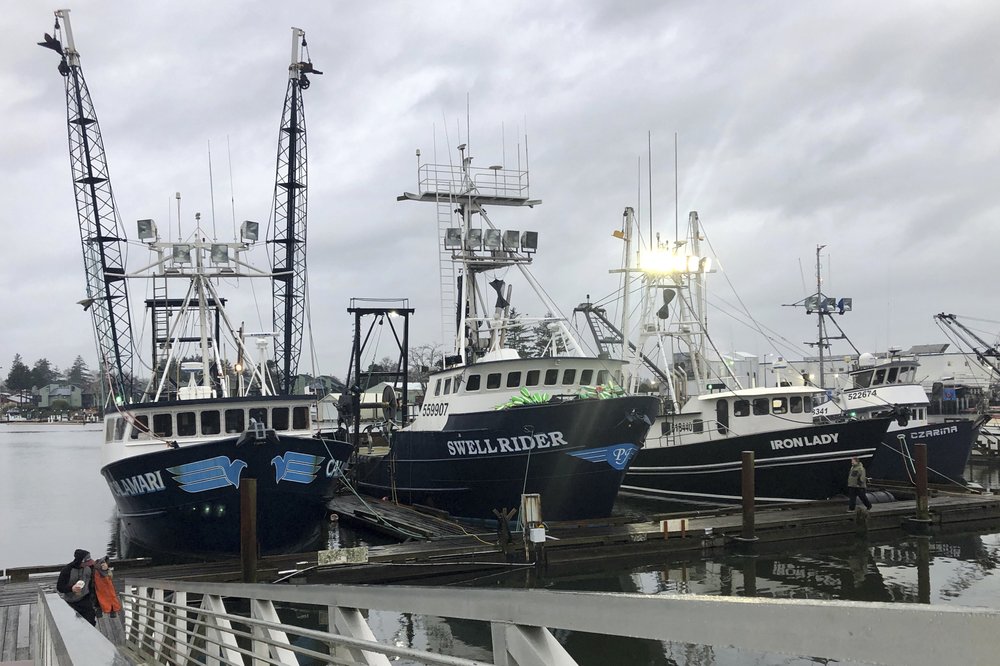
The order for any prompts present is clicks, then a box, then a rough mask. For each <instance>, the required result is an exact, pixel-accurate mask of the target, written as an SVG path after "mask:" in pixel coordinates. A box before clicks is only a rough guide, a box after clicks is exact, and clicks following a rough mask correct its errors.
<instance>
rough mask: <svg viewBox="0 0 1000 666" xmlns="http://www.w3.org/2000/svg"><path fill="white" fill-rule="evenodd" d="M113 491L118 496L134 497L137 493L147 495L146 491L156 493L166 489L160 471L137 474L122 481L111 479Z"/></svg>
mask: <svg viewBox="0 0 1000 666" xmlns="http://www.w3.org/2000/svg"><path fill="white" fill-rule="evenodd" d="M110 485H111V492H113V493H114V494H115V495H117V496H118V497H133V496H135V495H145V494H146V493H156V492H159V491H161V490H166V489H167V487H166V486H164V485H163V477H161V476H160V471H159V470H157V471H155V472H146V473H145V474H136V475H135V476H130V477H129V478H127V479H121V480H120V481H115V480H114V479H112V480H111V484H110Z"/></svg>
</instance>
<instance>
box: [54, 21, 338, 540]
mask: <svg viewBox="0 0 1000 666" xmlns="http://www.w3.org/2000/svg"><path fill="white" fill-rule="evenodd" d="M60 22H61V23H60ZM305 43H306V42H305V35H304V33H303V32H302V31H301V30H298V29H293V42H292V44H293V46H292V54H293V55H292V62H291V65H290V67H289V79H288V89H287V95H286V101H285V111H284V114H283V117H282V127H281V132H280V135H279V136H280V139H279V146H278V173H277V185H276V187H275V225H274V228H273V234H274V237H273V238H270V239H269V242H270V243H271V247H272V248H273V249H272V254H271V261H272V266H271V270H270V271H258V270H256V269H254V268H253V267H252V266H251V264H250V263H249V261H250V259H249V257H248V256H247V254H248V253H249V251H250V250H251V249H252V248H253V247H254V245H255V243H256V241H257V236H258V225H257V223H255V222H249V221H248V222H244V223H243V225H242V231H241V235H242V238H241V240H240V241H238V242H231V243H221V242H216V241H211V242H209V241H206V240H205V239H206V238H212V237H213V234H210V233H208V232H207V231H206V230H203V229H202V228H201V225H200V216H199V215H197V214H196V215H195V222H194V225H193V226H194V228H193V229H192V230H191V233H190V234H189V235H188V236H187V237H186V238H185V239H183V240H179V241H175V242H167V241H164V240H162V239H161V238H160V236H159V234H158V232H157V229H156V225H155V223H154V222H153V221H152V220H139V221H138V236H139V240H140V241H141V242H142V243H143V244H144V245H145V247H146V249H147V250H148V252H149V260H148V261H147V262H146V265H145V267H144V268H143V269H141V270H140V271H137V272H135V273H129V272H126V269H125V264H124V258H123V257H124V243H125V234H124V233H123V231H122V229H121V225H120V222H119V218H118V214H117V211H116V210H115V206H114V197H113V196H112V192H111V182H110V180H109V175H108V169H107V163H106V160H105V155H104V149H103V142H102V139H101V134H100V129H99V125H98V123H97V117H96V114H95V113H94V108H93V105H92V103H91V99H90V93H89V91H88V89H87V86H86V83H85V81H84V78H83V72H82V70H81V67H80V58H79V53H78V52H77V51H76V49H75V46H74V42H73V36H72V32H71V29H70V24H69V16H68V11H66V10H62V11H58V12H56V29H55V33H54V34H53V35H51V36H50V35H46V36H45V40H44V42H41V45H42V46H45V47H47V48H51V49H52V50H54V51H56V52H57V53H59V54H60V56H61V57H62V59H61V61H60V64H59V71H60V73H61V74H62V75H63V76H64V78H65V81H66V99H67V105H68V128H69V142H70V154H71V166H72V174H73V183H74V188H75V192H76V202H77V212H78V217H79V223H80V234H81V240H82V245H83V257H84V267H85V271H86V276H87V297H86V299H85V300H84V301H81V304H82V305H84V307H85V308H86V309H87V310H89V312H90V314H91V317H92V321H93V325H94V330H95V333H96V338H97V350H98V354H99V359H100V367H101V376H102V378H103V383H104V387H105V392H106V395H105V396H104V401H103V403H104V411H105V431H104V436H105V444H104V446H103V447H102V452H103V462H104V465H103V468H102V470H101V473H102V474H103V475H104V478H105V479H106V480H107V483H108V487H109V488H110V490H111V493H112V495H113V496H114V499H115V503H116V505H117V510H118V517H119V520H120V526H121V528H122V531H123V533H124V535H125V536H126V537H127V539H128V540H129V541H130V542H131V543H133V544H136V545H139V546H141V547H144V548H147V549H151V550H153V551H156V552H171V553H184V554H194V555H206V554H233V553H237V552H239V550H240V521H241V515H240V489H241V485H242V484H244V482H246V481H247V480H248V479H253V480H255V482H256V490H257V502H256V504H257V528H258V535H259V547H260V550H261V551H262V552H263V553H281V552H296V551H298V550H301V549H303V548H305V547H307V546H308V545H310V544H311V543H312V542H314V541H315V540H316V538H317V537H318V536H319V535H320V528H321V526H322V524H323V522H324V520H325V518H326V515H327V511H326V502H327V501H328V500H329V498H330V497H331V496H332V495H333V492H334V488H335V484H336V483H337V481H338V478H339V477H340V475H341V473H342V470H341V466H342V464H343V463H345V462H346V461H347V459H348V458H349V456H350V453H351V446H350V445H349V444H347V443H346V442H342V441H335V440H333V439H327V438H320V437H317V436H315V428H314V426H313V416H312V414H313V410H314V403H315V399H314V397H312V396H302V395H292V386H293V380H294V377H295V374H296V370H297V365H298V359H299V354H300V349H301V336H302V330H303V326H302V316H303V314H302V313H303V309H304V300H305V241H304V239H305V222H306V219H305V168H306V164H305V126H304V117H303V115H302V96H301V95H302V90H304V89H305V88H306V87H308V79H307V78H306V76H305V75H306V73H313V72H315V70H314V69H313V68H312V65H311V63H310V62H309V60H308V52H307V51H305ZM177 201H178V203H177V206H178V211H177V220H178V237H179V238H180V236H181V233H180V226H181V224H180V220H181V212H180V195H179V194H178V195H177ZM133 251H134V250H133ZM140 278H142V279H147V280H150V281H151V284H152V289H151V293H152V297H151V298H148V299H147V300H146V302H145V305H146V307H147V310H148V321H149V324H150V328H149V333H150V335H151V341H152V347H153V349H152V357H151V363H152V364H151V366H150V367H151V372H152V378H151V379H150V381H149V383H148V385H147V386H146V388H145V390H144V391H142V392H141V394H138V393H136V392H135V388H136V387H135V384H136V380H135V378H134V375H133V365H134V361H135V359H134V347H133V333H132V331H133V329H132V317H131V314H130V310H129V301H128V288H127V284H128V282H129V281H130V280H132V279H140ZM232 278H263V279H268V280H270V281H271V282H272V286H273V292H272V293H273V298H274V328H275V329H276V331H277V332H276V333H270V332H269V333H261V334H244V331H243V326H242V325H240V326H239V327H237V326H234V324H233V322H232V321H231V320H230V318H229V317H228V316H227V313H226V307H225V306H226V300H225V299H224V298H223V297H222V296H220V295H219V293H218V291H217V286H218V285H219V283H220V282H221V281H222V280H223V279H227V280H229V279H232ZM271 339H273V341H274V356H273V360H272V359H270V358H268V347H269V345H270V340H271ZM251 342H254V343H255V345H250V344H249V343H251ZM252 346H256V350H254V349H250V348H249V347H252ZM255 353H256V357H255V356H254V354H255ZM227 358H234V359H235V362H230V361H228V360H227ZM272 362H273V364H274V368H275V371H274V372H272V371H271V369H270V368H269V367H268V365H269V364H270V363H272ZM275 375H276V377H275Z"/></svg>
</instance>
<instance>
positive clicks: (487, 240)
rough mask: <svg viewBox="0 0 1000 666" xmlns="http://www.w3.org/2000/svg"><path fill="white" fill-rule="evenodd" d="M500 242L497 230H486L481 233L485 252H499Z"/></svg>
mask: <svg viewBox="0 0 1000 666" xmlns="http://www.w3.org/2000/svg"><path fill="white" fill-rule="evenodd" d="M500 242H501V241H500V230H499V229H487V230H486V231H485V232H484V233H483V244H484V245H485V246H486V249H487V250H499V249H500V248H501V244H500Z"/></svg>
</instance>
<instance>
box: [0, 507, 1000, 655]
mask: <svg viewBox="0 0 1000 666" xmlns="http://www.w3.org/2000/svg"><path fill="white" fill-rule="evenodd" d="M339 510H340V511H341V513H340V515H341V516H342V519H343V520H348V519H351V520H360V521H362V522H366V521H372V520H374V521H376V522H379V523H380V524H382V525H383V526H385V525H388V526H394V527H392V529H388V528H387V529H386V531H387V532H389V533H392V532H393V531H395V532H396V533H397V537H398V538H405V539H407V540H406V541H405V542H403V543H396V544H390V545H385V546H372V547H368V548H367V549H361V550H364V551H365V552H363V553H362V556H361V557H360V558H359V559H360V562H354V563H344V564H325V563H323V562H325V561H326V559H327V558H329V556H330V555H331V552H323V551H321V552H318V553H317V552H311V553H297V554H291V555H281V556H273V557H263V558H260V559H259V561H258V571H257V579H258V580H259V581H262V582H265V581H271V582H285V583H290V584H296V583H297V584H330V583H345V584H358V583H366V584H376V583H400V582H411V583H412V582H420V583H421V584H423V585H439V584H447V583H450V582H455V581H468V580H471V579H474V578H478V577H488V576H491V575H503V574H505V573H508V572H511V571H514V570H533V571H536V572H541V573H543V575H544V574H546V573H547V574H549V575H558V573H559V572H560V571H561V570H572V571H576V572H580V571H584V570H598V569H601V568H606V567H608V566H609V565H611V564H613V563H614V564H619V563H622V562H643V561H662V560H663V558H664V557H671V556H682V557H690V556H691V555H692V554H694V555H697V554H707V553H713V552H720V551H726V550H727V549H736V548H746V547H747V544H746V543H745V542H741V540H740V538H739V537H741V534H742V533H743V523H742V515H741V513H740V512H739V510H736V509H734V510H714V511H702V512H687V513H686V514H685V515H679V514H655V515H644V516H631V517H615V518H612V519H606V520H599V521H588V522H584V523H550V524H547V525H546V536H547V539H546V541H545V542H544V544H543V545H537V544H527V547H526V544H525V543H524V541H523V539H522V537H521V534H519V533H515V534H513V535H509V536H507V537H502V536H501V534H500V532H499V531H495V532H492V533H490V532H488V531H485V530H483V529H482V528H475V529H474V528H469V527H465V526H461V525H459V524H457V523H455V522H454V521H449V520H447V519H445V518H443V517H441V516H436V515H429V514H427V513H426V512H421V511H416V510H414V509H412V508H407V507H402V506H395V505H392V504H391V503H389V502H381V501H372V500H367V499H366V500H365V502H364V503H361V502H358V503H357V504H356V505H355V504H352V503H350V502H346V503H341V504H340V505H339ZM930 513H931V523H930V525H929V529H930V530H931V532H932V533H947V532H952V531H968V530H974V529H983V528H988V527H996V526H1000V496H993V495H946V494H943V493H939V494H938V495H937V496H935V497H932V498H930ZM349 514H350V516H349ZM374 514H377V515H374ZM914 514H915V505H914V502H912V501H896V502H886V503H880V504H875V505H874V506H873V508H872V510H871V512H862V511H860V510H859V511H857V512H854V513H849V512H847V511H846V505H845V502H843V501H840V502H811V503H806V504H793V505H785V506H781V507H769V508H767V509H761V510H759V511H757V512H756V514H755V530H754V536H755V541H754V543H753V544H752V547H753V548H754V549H758V551H757V552H767V551H778V550H781V549H783V548H786V547H787V544H788V543H789V542H792V541H794V542H796V544H797V546H798V547H802V546H804V545H808V544H815V545H817V546H820V545H823V543H824V542H830V541H831V540H833V541H835V542H843V540H844V539H857V538H862V539H863V538H865V537H866V535H874V534H878V535H880V536H885V535H889V534H892V533H902V532H903V531H904V530H905V529H906V528H907V526H908V524H909V522H910V519H911V518H912V517H913V516H914ZM682 520H683V521H685V522H683V523H682V522H681V521H682ZM664 521H669V522H668V523H666V525H667V526H669V527H670V530H669V531H667V532H665V531H664V525H665V524H664ZM414 535H420V536H419V538H418V537H417V536H414ZM332 553H333V554H336V553H337V551H332ZM46 570H47V571H46ZM57 571H58V567H28V568H21V569H9V570H7V571H5V572H4V574H5V578H4V580H0V664H6V663H7V662H13V663H17V662H19V661H21V662H24V661H26V662H27V663H30V660H31V659H33V658H34V655H33V654H32V652H33V645H32V643H33V635H34V633H35V622H36V619H35V618H36V606H37V599H38V592H39V588H41V589H42V590H44V591H50V592H51V591H53V590H54V587H55V580H56V576H55V572H57ZM115 572H116V582H117V583H118V584H119V585H127V584H128V583H129V579H130V578H136V579H138V578H142V579H161V580H184V581H190V582H221V583H231V582H240V581H241V580H242V567H241V562H240V561H239V560H238V559H230V560H224V561H214V562H202V563H195V564H171V565H155V564H150V563H149V562H148V561H139V560H133V561H122V562H120V563H116V564H115ZM24 578H28V580H27V581H24V582H18V581H23V579H24ZM98 628H99V629H100V630H101V632H102V633H103V634H104V635H105V636H106V637H107V638H108V639H109V640H111V642H112V643H114V644H115V645H122V644H123V643H124V631H123V621H122V618H121V617H119V618H115V619H114V620H113V619H112V618H109V617H107V616H105V617H102V618H101V619H100V620H99V621H98Z"/></svg>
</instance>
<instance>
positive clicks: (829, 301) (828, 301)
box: [823, 298, 837, 312]
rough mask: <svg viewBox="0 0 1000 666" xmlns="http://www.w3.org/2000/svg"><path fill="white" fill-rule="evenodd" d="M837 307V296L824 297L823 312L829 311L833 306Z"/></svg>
mask: <svg viewBox="0 0 1000 666" xmlns="http://www.w3.org/2000/svg"><path fill="white" fill-rule="evenodd" d="M835 307H837V299H836V298H824V299H823V312H829V311H830V310H832V309H833V308H835Z"/></svg>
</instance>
